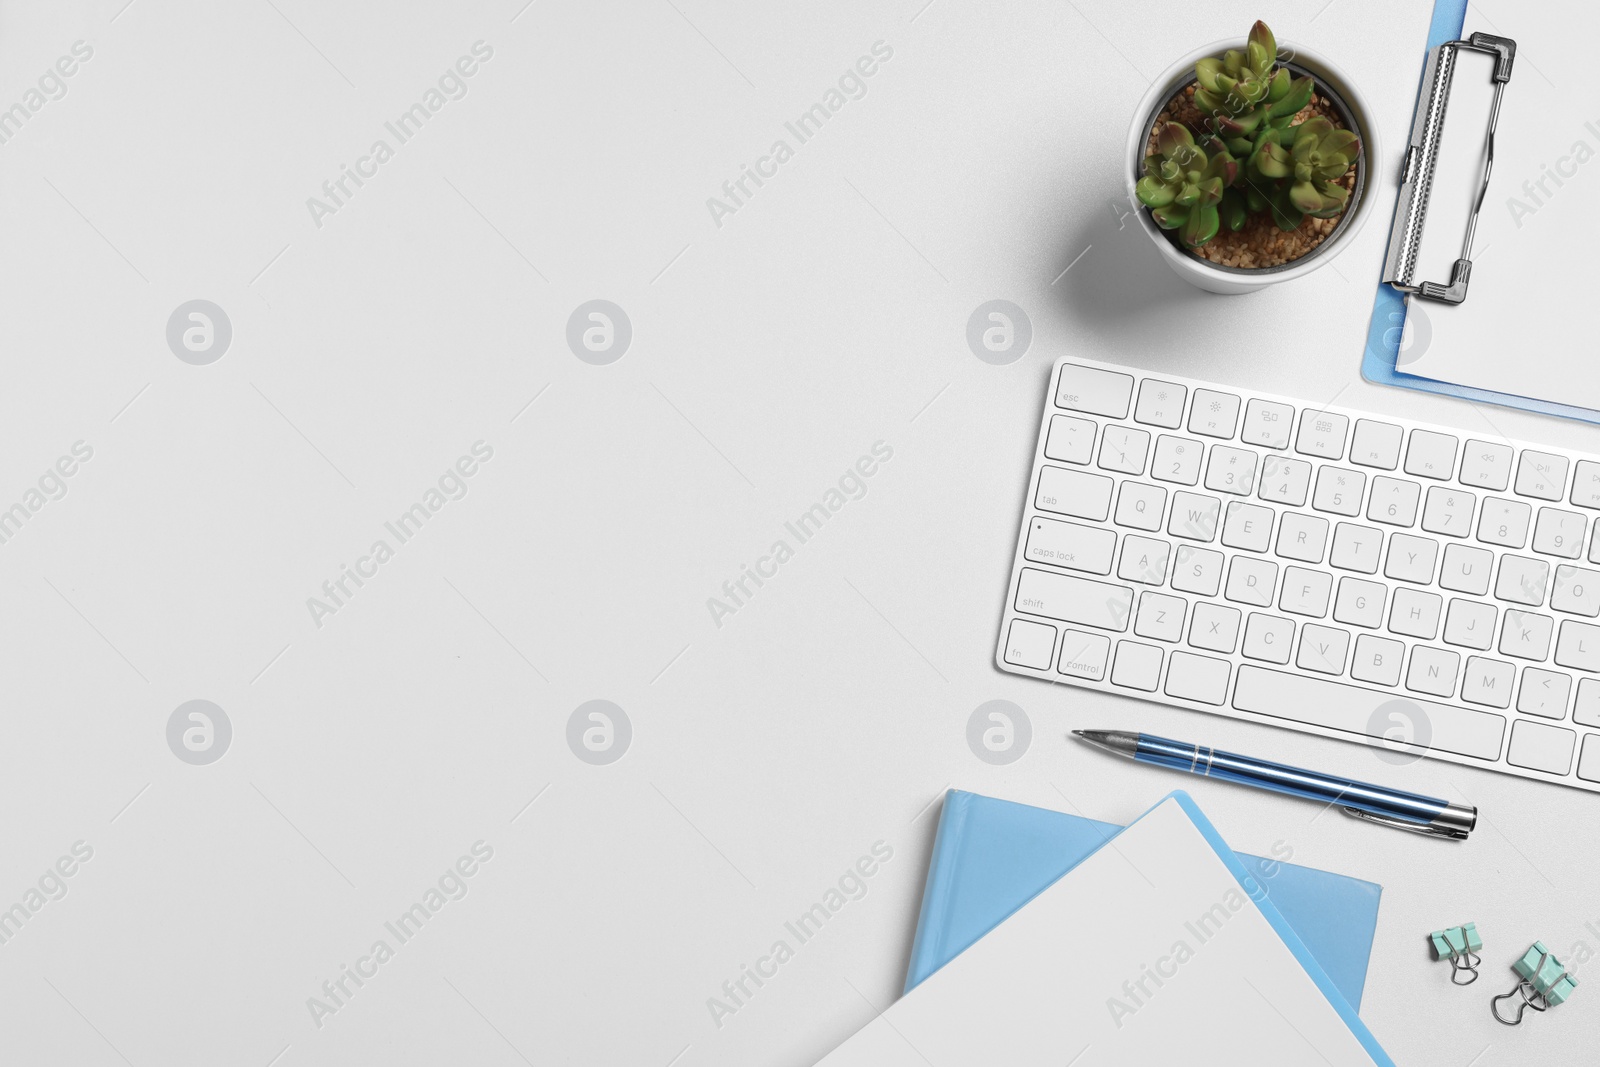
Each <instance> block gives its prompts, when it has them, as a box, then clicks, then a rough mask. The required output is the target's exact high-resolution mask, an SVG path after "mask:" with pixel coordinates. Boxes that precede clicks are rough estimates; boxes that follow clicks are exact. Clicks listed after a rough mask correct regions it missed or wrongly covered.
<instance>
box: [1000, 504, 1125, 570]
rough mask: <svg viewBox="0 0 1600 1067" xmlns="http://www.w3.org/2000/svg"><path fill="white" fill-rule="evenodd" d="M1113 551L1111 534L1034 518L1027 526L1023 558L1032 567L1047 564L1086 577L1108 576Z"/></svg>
mask: <svg viewBox="0 0 1600 1067" xmlns="http://www.w3.org/2000/svg"><path fill="white" fill-rule="evenodd" d="M1116 549H1117V535H1116V533H1115V531H1112V530H1107V529H1105V528H1104V527H1101V526H1082V525H1079V524H1078V523H1075V522H1057V521H1056V520H1055V519H1041V518H1034V519H1032V520H1030V521H1029V523H1028V546H1027V548H1026V549H1024V550H1023V555H1024V556H1025V557H1027V558H1028V559H1029V560H1031V561H1033V562H1034V563H1051V564H1054V565H1055V566H1057V567H1066V568H1069V569H1070V570H1075V571H1084V572H1086V573H1088V574H1110V573H1111V557H1112V555H1113V554H1114V553H1115V552H1116Z"/></svg>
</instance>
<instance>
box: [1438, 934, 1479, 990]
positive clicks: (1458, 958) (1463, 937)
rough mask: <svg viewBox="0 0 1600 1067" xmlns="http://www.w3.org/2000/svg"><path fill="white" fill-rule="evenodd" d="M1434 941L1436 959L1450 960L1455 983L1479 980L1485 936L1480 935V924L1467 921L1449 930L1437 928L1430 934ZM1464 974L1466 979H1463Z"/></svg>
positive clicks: (1465, 983)
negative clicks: (1479, 967) (1480, 954)
mask: <svg viewBox="0 0 1600 1067" xmlns="http://www.w3.org/2000/svg"><path fill="white" fill-rule="evenodd" d="M1428 939H1429V940H1430V941H1432V942H1433V953H1434V958H1435V959H1441V960H1449V961H1450V981H1451V982H1452V983H1454V984H1455V985H1471V984H1472V983H1473V982H1476V981H1477V980H1478V966H1479V965H1480V964H1481V963H1483V959H1482V957H1481V956H1479V955H1478V953H1480V952H1482V951H1483V938H1481V937H1479V936H1478V924H1477V923H1466V924H1465V925H1462V926H1452V927H1450V929H1448V930H1435V931H1434V932H1433V933H1431V934H1429V935H1428ZM1462 975H1466V976H1467V977H1466V979H1465V980H1464V981H1463V980H1462V977H1461V976H1462Z"/></svg>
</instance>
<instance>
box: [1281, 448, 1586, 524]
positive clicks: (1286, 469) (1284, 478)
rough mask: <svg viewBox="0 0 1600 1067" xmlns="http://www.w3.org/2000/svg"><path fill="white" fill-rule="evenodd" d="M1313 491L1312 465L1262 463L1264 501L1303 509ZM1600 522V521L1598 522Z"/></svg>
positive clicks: (1286, 461) (1289, 461)
mask: <svg viewBox="0 0 1600 1067" xmlns="http://www.w3.org/2000/svg"><path fill="white" fill-rule="evenodd" d="M1310 489H1311V464H1309V463H1307V462H1306V461H1305V460H1303V459H1289V458H1288V457H1287V456H1268V457H1267V458H1266V459H1265V460H1263V461H1262V463H1261V491H1260V493H1259V494H1258V495H1259V496H1260V497H1261V499H1262V500H1269V501H1271V502H1272V503H1274V504H1288V505H1290V506H1292V507H1297V508H1298V507H1302V506H1304V504H1305V502H1306V493H1307V492H1309V491H1310ZM1596 521H1600V520H1596Z"/></svg>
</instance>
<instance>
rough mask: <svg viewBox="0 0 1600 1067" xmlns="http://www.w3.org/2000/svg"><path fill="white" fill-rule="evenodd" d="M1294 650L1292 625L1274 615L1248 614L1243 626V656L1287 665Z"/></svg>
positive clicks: (1255, 612)
mask: <svg viewBox="0 0 1600 1067" xmlns="http://www.w3.org/2000/svg"><path fill="white" fill-rule="evenodd" d="M1293 648H1294V623H1292V622H1290V621H1289V620H1288V619H1280V618H1278V616H1276V615H1263V614H1262V613H1261V612H1259V611H1253V612H1251V613H1250V618H1249V619H1247V620H1245V624H1244V649H1243V650H1242V651H1243V652H1244V654H1245V655H1246V656H1248V657H1250V658H1251V659H1258V660H1261V661H1262V662H1263V663H1288V662H1289V653H1290V651H1291V650H1292V649H1293Z"/></svg>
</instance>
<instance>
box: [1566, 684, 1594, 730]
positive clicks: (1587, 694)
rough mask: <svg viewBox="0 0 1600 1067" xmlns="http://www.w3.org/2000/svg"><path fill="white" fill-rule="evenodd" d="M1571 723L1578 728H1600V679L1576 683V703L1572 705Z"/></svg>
mask: <svg viewBox="0 0 1600 1067" xmlns="http://www.w3.org/2000/svg"><path fill="white" fill-rule="evenodd" d="M1572 721H1573V722H1575V723H1577V724H1578V725H1579V726H1600V678H1583V679H1580V680H1579V681H1578V701H1577V703H1575V704H1573V705H1572Z"/></svg>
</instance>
